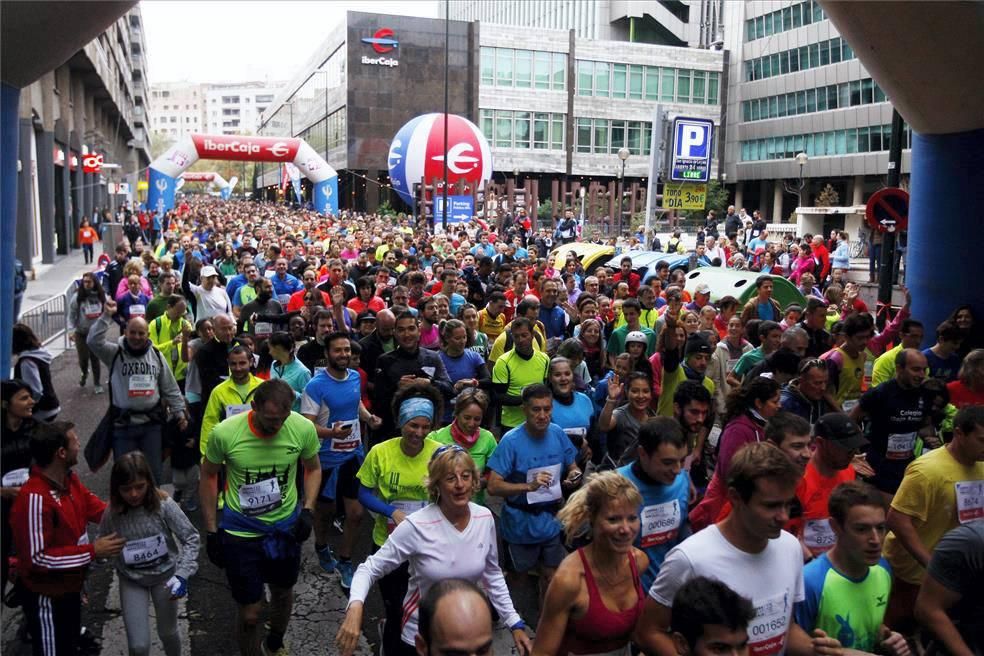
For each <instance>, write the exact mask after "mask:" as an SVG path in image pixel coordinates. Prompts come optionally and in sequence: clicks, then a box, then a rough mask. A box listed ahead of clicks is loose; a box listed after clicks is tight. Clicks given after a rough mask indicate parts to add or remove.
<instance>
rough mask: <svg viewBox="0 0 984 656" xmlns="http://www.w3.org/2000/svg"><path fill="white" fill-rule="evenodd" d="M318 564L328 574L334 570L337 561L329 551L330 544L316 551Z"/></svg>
mask: <svg viewBox="0 0 984 656" xmlns="http://www.w3.org/2000/svg"><path fill="white" fill-rule="evenodd" d="M318 564H320V565H321V569H323V570H325V571H326V572H328V573H329V574H331V573H332V572H334V571H335V568H336V567H337V566H338V561H337V560H335V556H334V555H333V554H332V553H331V546H330V545H328V546H326V547H325V548H324V549H321V550H320V551H318Z"/></svg>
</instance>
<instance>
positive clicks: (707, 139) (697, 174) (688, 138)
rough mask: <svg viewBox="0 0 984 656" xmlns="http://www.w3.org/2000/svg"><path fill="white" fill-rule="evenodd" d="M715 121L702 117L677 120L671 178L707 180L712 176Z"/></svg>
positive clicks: (674, 121) (684, 180) (685, 180)
mask: <svg viewBox="0 0 984 656" xmlns="http://www.w3.org/2000/svg"><path fill="white" fill-rule="evenodd" d="M713 136H714V121H712V120H709V119H702V118H676V119H674V120H673V157H672V160H671V162H670V180H672V181H675V182H707V181H708V179H709V178H710V175H711V156H712V154H713V152H714V150H713V148H712V143H711V142H712V140H713Z"/></svg>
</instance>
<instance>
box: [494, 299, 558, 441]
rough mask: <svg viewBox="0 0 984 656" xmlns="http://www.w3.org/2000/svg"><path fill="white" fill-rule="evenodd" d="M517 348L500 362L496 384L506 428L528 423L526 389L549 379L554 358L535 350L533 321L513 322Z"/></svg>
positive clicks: (503, 356) (514, 340)
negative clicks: (548, 374) (525, 403)
mask: <svg viewBox="0 0 984 656" xmlns="http://www.w3.org/2000/svg"><path fill="white" fill-rule="evenodd" d="M512 337H513V342H514V347H513V349H512V350H510V351H506V352H505V353H504V354H503V355H502V357H500V358H499V359H498V360H496V363H495V367H493V369H492V385H493V387H494V388H495V391H496V394H497V395H498V397H499V401H500V403H501V404H502V406H503V407H502V425H503V426H504V427H505V428H515V427H516V426H519V425H520V424H521V423H523V422H524V421H525V420H526V416H525V415H524V414H523V409H522V405H523V388H525V387H526V386H527V385H532V384H533V383H542V382H543V381H545V380H546V379H547V369H548V368H549V367H550V356H548V355H547V354H546V353H542V352H540V351H536V350H534V349H533V322H532V321H530V320H529V319H527V318H526V317H520V318H518V319H516V320H514V321H513V322H512Z"/></svg>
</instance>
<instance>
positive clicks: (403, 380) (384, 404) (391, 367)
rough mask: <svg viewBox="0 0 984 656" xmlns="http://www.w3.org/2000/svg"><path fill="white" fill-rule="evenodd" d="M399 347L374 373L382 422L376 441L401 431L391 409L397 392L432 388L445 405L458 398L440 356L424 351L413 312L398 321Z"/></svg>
mask: <svg viewBox="0 0 984 656" xmlns="http://www.w3.org/2000/svg"><path fill="white" fill-rule="evenodd" d="M377 323H378V320H377ZM377 330H378V327H377ZM396 344H397V347H396V350H394V351H391V352H389V353H384V354H383V355H381V356H379V359H378V360H376V367H375V369H374V375H373V379H374V381H375V384H374V385H373V391H372V399H373V408H374V409H376V410H377V411H378V412H379V417H380V418H381V420H382V421H381V423H380V426H379V428H378V429H377V430H376V432H375V435H374V437H375V438H376V439H375V441H379V440H380V439H386V438H389V437H392V436H393V435H395V434H396V433H395V431H396V430H397V429H398V428H399V427H398V426H396V422H395V418H394V417H393V412H392V409H391V408H390V404H391V402H392V399H393V394H394V393H395V392H396V390H397V389H402V388H405V387H408V386H411V385H428V386H432V387H436V388H437V389H438V391H440V393H441V394H442V395H443V396H444V399H445V402H447V401H450V399H451V398H452V397H453V396H454V388H453V386H452V385H451V379H450V378H448V372H447V370H446V369H445V368H444V362H443V361H442V360H441V358H440V356H439V355H438V354H437V353H436V352H434V351H431V350H428V349H424V348H420V325H419V324H418V322H417V318H416V317H415V316H413V315H412V314H411V313H410V312H401V313H400V314H399V315H397V317H396Z"/></svg>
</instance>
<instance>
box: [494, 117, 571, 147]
mask: <svg viewBox="0 0 984 656" xmlns="http://www.w3.org/2000/svg"><path fill="white" fill-rule="evenodd" d="M480 115H481V118H480V123H481V127H482V133H483V134H484V135H485V138H486V139H488V140H489V144H491V145H492V147H493V148H525V149H533V150H560V151H562V150H564V127H565V126H564V124H565V117H564V114H555V113H547V112H522V111H513V110H509V109H483V110H481V112H480Z"/></svg>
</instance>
